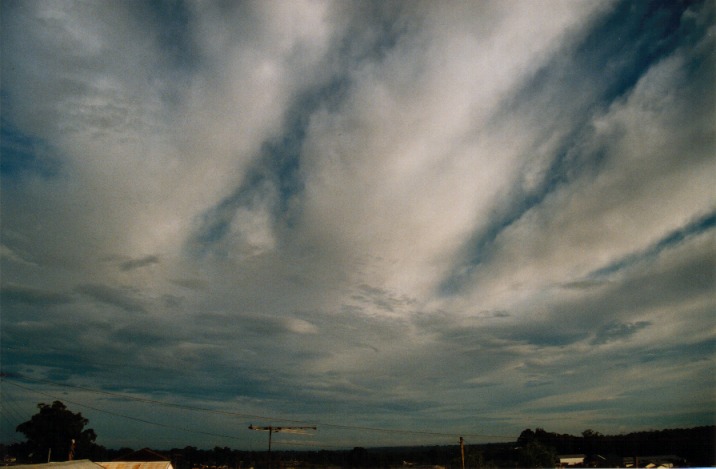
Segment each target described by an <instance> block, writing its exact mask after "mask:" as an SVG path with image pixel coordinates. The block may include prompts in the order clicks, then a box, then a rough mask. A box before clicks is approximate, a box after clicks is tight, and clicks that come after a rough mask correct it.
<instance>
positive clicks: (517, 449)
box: [2, 425, 716, 469]
mask: <svg viewBox="0 0 716 469" xmlns="http://www.w3.org/2000/svg"><path fill="white" fill-rule="evenodd" d="M2 449H3V453H4V454H6V455H10V456H16V457H17V456H19V455H20V454H22V443H16V444H13V445H10V446H5V445H2ZM147 449H148V448H147ZM95 451H96V454H91V455H87V459H90V460H93V461H112V460H122V458H123V457H125V456H128V455H130V454H131V453H133V452H134V449H132V448H120V449H108V448H105V447H103V446H99V445H98V446H97V447H96V448H95ZM153 451H155V452H156V453H158V454H161V455H162V456H164V457H165V458H166V459H167V460H169V461H172V463H173V466H174V468H175V469H193V468H202V467H204V468H207V467H209V468H211V467H216V468H221V467H224V468H227V469H237V468H241V467H250V466H255V467H264V466H266V465H267V462H268V459H267V451H244V450H235V449H231V448H229V447H218V446H217V447H214V448H213V449H198V448H196V447H194V446H186V447H184V448H172V449H170V450H153ZM535 453H537V454H535ZM563 454H584V455H585V456H588V457H595V456H599V458H600V459H599V460H601V461H603V466H602V467H617V466H621V461H622V460H623V459H624V458H629V457H644V456H655V455H671V456H677V457H678V458H679V459H680V460H682V461H683V462H682V464H679V465H680V466H683V467H686V466H690V467H695V466H698V467H705V466H716V425H710V426H699V427H693V428H686V429H681V428H677V429H664V430H649V431H639V432H632V433H628V434H623V435H602V434H601V433H599V432H596V431H592V430H585V431H584V432H582V435H580V436H575V435H570V434H559V433H553V432H548V431H546V430H544V429H542V428H536V429H535V430H531V429H525V430H524V431H522V433H521V434H520V435H519V437H518V438H517V439H516V440H514V441H510V442H501V443H483V444H469V442H466V444H465V462H466V466H467V467H521V466H522V465H524V464H525V463H527V462H528V461H530V460H532V459H526V458H540V457H544V458H550V457H552V458H554V457H557V456H558V455H563ZM271 459H272V461H273V463H274V466H275V467H282V466H280V465H279V463H281V461H288V462H291V463H293V464H296V462H300V463H301V467H316V468H319V467H348V468H369V467H375V468H378V467H386V468H388V467H395V466H400V465H402V464H403V462H409V463H410V464H414V465H440V466H444V467H446V468H459V467H460V465H461V455H460V449H459V445H434V446H430V445H422V446H399V447H398V446H393V447H369V448H363V447H355V448H353V449H343V450H325V449H322V450H274V451H272V453H271ZM592 461H597V460H596V459H592ZM21 462H22V461H21V459H20V458H18V460H17V463H21ZM617 462H619V464H617ZM592 464H593V465H592V467H600V466H599V464H598V462H592Z"/></svg>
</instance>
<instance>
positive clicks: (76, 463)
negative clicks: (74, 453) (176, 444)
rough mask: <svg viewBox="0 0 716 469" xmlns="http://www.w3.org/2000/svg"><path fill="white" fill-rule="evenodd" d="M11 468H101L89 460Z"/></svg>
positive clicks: (20, 465) (21, 465) (24, 465)
mask: <svg viewBox="0 0 716 469" xmlns="http://www.w3.org/2000/svg"><path fill="white" fill-rule="evenodd" d="M12 467H13V468H22V469H102V466H100V465H98V464H96V463H93V462H92V461H90V460H89V459H78V460H76V461H65V462H48V463H44V464H18V465H17V466H12ZM157 469H159V468H157Z"/></svg>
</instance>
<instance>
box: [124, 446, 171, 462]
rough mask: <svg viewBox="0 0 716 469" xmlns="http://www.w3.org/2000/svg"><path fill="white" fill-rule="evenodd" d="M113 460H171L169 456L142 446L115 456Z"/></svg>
mask: <svg viewBox="0 0 716 469" xmlns="http://www.w3.org/2000/svg"><path fill="white" fill-rule="evenodd" d="M113 461H144V462H147V461H169V458H167V457H166V456H164V455H163V454H159V453H157V452H156V451H152V450H151V449H149V448H142V449H140V450H137V451H135V452H133V453H129V454H127V455H124V456H120V457H118V458H115V459H113Z"/></svg>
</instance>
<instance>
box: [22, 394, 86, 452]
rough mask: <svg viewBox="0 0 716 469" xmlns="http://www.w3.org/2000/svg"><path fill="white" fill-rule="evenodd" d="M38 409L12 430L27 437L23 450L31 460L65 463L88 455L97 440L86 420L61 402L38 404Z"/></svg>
mask: <svg viewBox="0 0 716 469" xmlns="http://www.w3.org/2000/svg"><path fill="white" fill-rule="evenodd" d="M37 407H38V408H39V409H40V411H39V412H38V413H36V414H35V415H33V416H32V417H31V418H30V420H28V421H27V422H24V423H21V424H20V425H18V426H17V428H16V429H15V430H16V431H18V432H20V433H24V434H25V437H26V438H27V444H26V448H27V450H28V452H29V453H30V459H31V460H32V461H37V462H41V461H47V460H48V459H51V460H53V461H67V460H68V459H73V458H81V457H82V456H83V455H85V454H88V453H89V452H90V451H91V450H92V449H93V447H94V446H95V445H94V441H95V440H96V439H97V435H96V434H95V432H94V430H92V429H91V428H88V429H85V428H84V427H85V425H87V424H88V423H89V420H87V419H86V418H84V417H82V414H81V413H79V412H78V413H74V412H72V411H70V410H69V409H68V408H67V407H66V406H65V405H64V404H63V403H62V402H60V401H55V402H53V403H52V405H48V404H43V403H40V404H38V405H37Z"/></svg>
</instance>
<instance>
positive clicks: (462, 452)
mask: <svg viewBox="0 0 716 469" xmlns="http://www.w3.org/2000/svg"><path fill="white" fill-rule="evenodd" d="M460 460H461V461H462V469H465V440H464V439H463V438H462V437H460Z"/></svg>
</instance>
